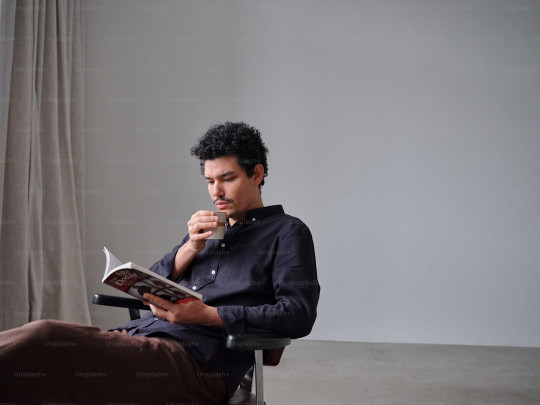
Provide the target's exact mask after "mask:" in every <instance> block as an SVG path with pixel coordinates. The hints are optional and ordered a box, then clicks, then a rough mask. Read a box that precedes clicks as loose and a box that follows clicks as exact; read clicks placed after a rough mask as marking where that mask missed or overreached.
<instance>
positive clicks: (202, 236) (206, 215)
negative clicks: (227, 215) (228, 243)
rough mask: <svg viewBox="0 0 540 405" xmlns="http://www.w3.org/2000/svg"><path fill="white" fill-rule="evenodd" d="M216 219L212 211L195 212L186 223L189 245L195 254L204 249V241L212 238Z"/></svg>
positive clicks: (216, 222)
mask: <svg viewBox="0 0 540 405" xmlns="http://www.w3.org/2000/svg"><path fill="white" fill-rule="evenodd" d="M217 224H218V217H217V216H216V215H215V214H214V213H213V212H212V211H204V210H202V211H197V212H196V213H195V214H193V215H192V216H191V219H190V220H189V221H188V223H187V226H188V234H189V242H188V243H189V244H190V246H191V248H192V249H194V250H196V251H197V252H199V251H201V250H203V249H204V246H205V245H206V239H208V238H209V237H210V236H212V230H213V229H215V228H216V227H217Z"/></svg>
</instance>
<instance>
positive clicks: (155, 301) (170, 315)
mask: <svg viewBox="0 0 540 405" xmlns="http://www.w3.org/2000/svg"><path fill="white" fill-rule="evenodd" d="M143 298H144V299H145V300H147V301H148V302H149V303H150V309H151V311H152V313H153V314H154V315H155V316H157V317H160V318H163V319H166V320H168V321H169V322H170V323H173V324H177V325H180V324H199V325H206V326H217V327H223V322H222V321H221V318H220V317H219V315H218V312H217V308H215V307H211V306H209V305H206V304H205V303H204V302H202V301H201V300H192V301H189V302H181V303H178V304H173V303H172V302H170V301H168V300H166V299H163V298H161V297H158V296H157V295H154V294H150V293H146V294H144V296H143Z"/></svg>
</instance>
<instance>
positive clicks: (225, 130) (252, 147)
mask: <svg viewBox="0 0 540 405" xmlns="http://www.w3.org/2000/svg"><path fill="white" fill-rule="evenodd" d="M191 154H192V155H193V156H196V157H198V158H199V160H200V164H201V173H202V174H204V161H205V160H213V159H216V158H219V157H223V156H236V159H237V161H238V164H239V165H240V166H241V167H242V168H243V169H244V171H245V172H246V174H247V176H248V177H251V176H253V173H254V168H255V166H256V165H258V164H259V163H260V164H262V165H263V167H264V177H266V176H267V175H268V162H267V159H266V156H267V154H268V148H267V147H266V146H265V145H264V142H263V140H262V139H261V134H260V132H259V131H258V130H257V129H256V128H254V127H251V126H249V125H247V124H245V123H243V122H226V123H224V124H217V125H214V126H212V127H210V129H208V131H206V133H205V134H204V135H203V137H202V138H201V139H199V142H198V143H197V145H195V146H194V147H193V148H191ZM264 177H263V180H262V181H261V184H260V185H259V189H260V188H261V187H262V186H263V185H264Z"/></svg>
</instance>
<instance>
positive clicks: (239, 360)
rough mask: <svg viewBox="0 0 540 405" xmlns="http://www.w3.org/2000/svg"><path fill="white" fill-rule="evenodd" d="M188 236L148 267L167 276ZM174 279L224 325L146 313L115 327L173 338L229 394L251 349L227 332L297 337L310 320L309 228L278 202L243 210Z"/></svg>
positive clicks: (314, 293)
mask: <svg viewBox="0 0 540 405" xmlns="http://www.w3.org/2000/svg"><path fill="white" fill-rule="evenodd" d="M188 240H189V236H186V237H185V238H184V240H183V241H182V243H181V244H180V245H178V246H176V247H175V248H174V249H173V250H172V251H171V252H170V253H168V254H166V255H165V256H164V257H163V258H162V259H161V260H160V261H159V262H157V263H155V264H154V265H153V266H152V267H151V268H150V270H152V271H154V272H156V273H158V274H161V275H162V276H165V277H170V275H171V273H172V268H173V266H174V259H175V256H176V252H177V251H178V249H179V248H180V247H181V246H182V245H183V244H184V243H186V242H187V241H188ZM176 281H177V282H178V283H179V284H181V285H183V286H186V287H188V288H190V289H193V290H194V291H197V292H199V293H201V294H202V295H203V301H204V302H205V303H206V304H207V305H210V306H213V307H217V310H218V314H219V316H220V317H221V319H222V321H223V325H224V328H223V329H222V328H216V327H208V326H201V325H174V324H171V323H170V322H168V321H166V320H163V319H159V318H156V317H154V316H153V314H152V313H148V314H147V315H146V316H144V317H143V318H142V319H139V320H135V321H132V322H129V323H128V324H127V325H125V326H122V327H120V328H118V329H127V330H128V332H129V333H130V334H131V335H134V336H167V337H172V338H174V339H176V340H178V341H179V342H180V343H182V345H183V346H184V347H185V348H186V350H188V351H189V352H190V353H191V355H192V356H193V357H194V358H195V359H196V360H197V361H198V362H199V363H201V364H203V365H205V366H206V367H208V368H209V369H211V370H213V371H215V372H219V373H220V375H222V376H223V378H224V380H225V383H226V385H227V388H228V392H229V395H232V394H233V393H234V391H235V389H236V388H237V387H238V384H239V383H240V381H241V380H242V378H243V376H244V374H245V373H246V372H247V370H248V369H249V367H251V365H252V364H253V361H254V360H253V353H252V352H243V351H235V350H230V349H227V348H225V346H224V344H225V338H226V335H227V334H237V333H265V332H266V333H268V332H270V333H276V334H279V335H283V336H288V337H291V338H299V337H302V336H306V335H307V334H309V333H310V331H311V328H312V326H313V323H314V322H315V318H316V308H317V303H318V300H319V290H320V288H319V284H318V281H317V270H316V265H315V251H314V247H313V240H312V237H311V233H310V231H309V229H308V227H307V226H306V225H305V224H304V223H303V222H302V221H301V220H299V219H298V218H295V217H292V216H290V215H287V214H285V213H284V211H283V208H282V206H280V205H276V206H269V207H263V208H257V209H254V210H251V211H248V212H247V213H246V217H245V218H244V219H243V220H240V221H237V222H236V223H235V224H234V225H233V226H232V227H228V228H227V231H226V233H225V237H224V239H223V240H207V241H206V246H205V248H204V249H203V250H202V251H200V252H199V253H198V254H197V256H196V257H195V258H194V259H193V261H192V262H191V263H190V264H189V266H188V267H187V268H186V270H185V271H184V272H183V274H182V275H181V276H180V278H179V279H178V280H176Z"/></svg>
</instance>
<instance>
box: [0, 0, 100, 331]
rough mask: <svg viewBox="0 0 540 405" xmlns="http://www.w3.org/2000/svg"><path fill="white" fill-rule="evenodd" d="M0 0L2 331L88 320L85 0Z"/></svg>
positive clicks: (0, 281) (0, 278)
mask: <svg viewBox="0 0 540 405" xmlns="http://www.w3.org/2000/svg"><path fill="white" fill-rule="evenodd" d="M1 1H2V14H3V15H2V22H3V25H2V41H1V42H2V47H1V48H0V50H1V52H2V54H1V55H2V66H3V67H2V68H3V72H2V83H1V86H0V89H1V90H2V98H1V108H2V109H1V116H0V119H1V121H0V148H1V149H0V159H1V165H0V166H1V169H0V193H1V198H0V210H1V214H2V223H1V230H0V260H1V262H0V330H3V329H8V328H12V327H15V326H19V325H22V324H25V323H27V322H29V321H32V320H37V319H44V318H50V319H60V320H66V321H74V322H80V323H83V324H88V323H89V322H90V320H89V319H90V318H89V311H88V301H87V295H86V287H85V261H84V187H85V186H84V130H83V128H84V69H83V67H84V15H83V7H82V0H63V1H62V0H56V1H54V0H49V1H44V0H42V1H38V0H35V1H31V0H27V1H16V0H1Z"/></svg>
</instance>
